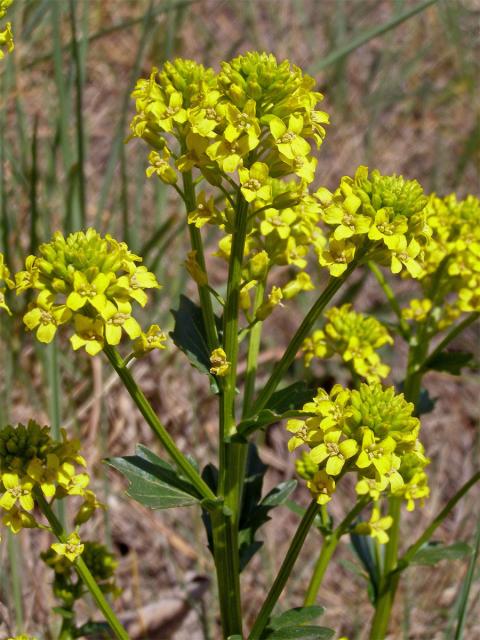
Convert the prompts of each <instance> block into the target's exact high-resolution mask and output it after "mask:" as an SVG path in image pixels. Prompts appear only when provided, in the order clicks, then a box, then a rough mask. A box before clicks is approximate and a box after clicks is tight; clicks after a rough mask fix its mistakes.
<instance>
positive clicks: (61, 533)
mask: <svg viewBox="0 0 480 640" xmlns="http://www.w3.org/2000/svg"><path fill="white" fill-rule="evenodd" d="M34 491H35V500H36V502H37V504H38V507H39V508H40V511H41V512H42V513H43V515H44V516H45V517H46V519H47V520H48V522H49V524H50V526H51V528H52V532H53V533H54V535H55V536H56V537H57V538H58V540H59V541H60V542H62V543H65V542H66V540H67V533H66V531H65V529H64V528H63V526H62V524H61V522H60V521H59V520H58V518H57V516H56V515H55V514H54V513H53V510H52V508H51V506H50V504H49V503H48V502H47V500H46V499H45V497H44V495H43V493H42V492H41V491H40V490H39V489H38V488H36V489H35V490H34ZM73 565H74V567H75V571H76V572H77V574H78V576H79V577H80V579H81V580H82V581H83V583H84V585H85V586H86V587H87V589H88V590H89V591H90V593H91V594H92V597H93V599H94V600H95V602H96V603H97V606H98V608H99V609H100V611H101V612H102V613H103V615H104V616H105V619H106V621H107V622H108V624H109V626H110V628H111V629H112V631H113V632H114V634H115V636H116V637H117V638H119V639H120V640H129V637H128V634H127V632H126V631H125V629H124V628H123V626H122V625H121V623H120V621H119V620H118V618H117V616H116V615H115V613H114V612H113V610H112V608H111V607H110V605H109V604H108V602H107V600H106V598H105V596H104V595H103V593H102V591H101V589H100V588H99V587H98V585H97V583H96V582H95V579H94V577H93V576H92V574H91V573H90V571H89V569H88V567H87V565H86V564H85V562H84V561H83V559H82V557H81V556H79V557H78V558H77V559H76V560H75V562H74V563H73Z"/></svg>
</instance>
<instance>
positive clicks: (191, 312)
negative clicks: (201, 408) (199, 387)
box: [170, 295, 220, 393]
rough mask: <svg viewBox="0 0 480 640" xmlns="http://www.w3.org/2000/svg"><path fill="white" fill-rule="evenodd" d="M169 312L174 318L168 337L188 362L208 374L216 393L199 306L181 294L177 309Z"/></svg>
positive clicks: (216, 386)
mask: <svg viewBox="0 0 480 640" xmlns="http://www.w3.org/2000/svg"><path fill="white" fill-rule="evenodd" d="M171 313H172V315H173V317H174V319H175V327H174V329H173V331H171V332H170V337H171V338H172V340H173V341H174V343H175V344H176V345H177V347H178V348H179V349H181V350H182V351H183V352H184V353H185V355H186V356H187V358H188V359H189V360H190V364H191V365H192V366H193V367H195V368H196V369H198V370H199V371H201V372H202V373H205V374H207V375H208V377H209V378H210V387H211V389H212V391H213V392H214V393H218V385H217V381H216V380H215V377H214V376H212V374H211V373H210V367H211V364H210V351H209V349H208V343H207V336H206V331H205V325H204V323H203V316H202V310H201V308H200V307H199V306H198V305H196V304H195V303H194V302H192V300H190V298H187V296H184V295H181V296H180V304H179V307H178V309H177V310H176V311H175V310H174V309H172V310H171ZM216 321H217V324H218V323H219V322H220V321H219V320H218V318H216Z"/></svg>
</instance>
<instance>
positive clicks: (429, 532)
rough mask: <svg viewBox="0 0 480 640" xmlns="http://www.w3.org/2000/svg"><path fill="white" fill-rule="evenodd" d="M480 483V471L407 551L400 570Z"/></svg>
mask: <svg viewBox="0 0 480 640" xmlns="http://www.w3.org/2000/svg"><path fill="white" fill-rule="evenodd" d="M479 481H480V471H477V472H476V473H474V474H473V476H472V477H471V478H470V479H469V480H467V482H465V484H463V485H462V486H461V487H460V489H459V490H458V491H457V493H456V494H455V495H454V496H453V497H452V498H450V500H449V501H448V502H447V504H446V505H445V507H444V508H443V509H442V510H441V511H440V513H439V514H438V515H437V516H436V517H435V518H434V519H433V520H432V522H431V523H430V525H429V526H428V527H427V528H426V529H425V531H424V532H423V533H422V535H421V536H420V537H419V538H418V539H417V540H416V542H414V543H413V544H412V545H411V546H410V547H409V548H408V549H407V551H406V552H405V553H404V554H403V556H402V557H401V558H400V559H399V561H398V569H399V571H402V570H403V569H404V568H405V567H406V566H407V565H408V563H409V562H411V560H412V559H413V557H414V556H415V554H416V553H417V551H418V550H419V549H420V548H421V547H423V545H424V544H425V543H426V542H428V541H429V540H430V538H431V537H432V536H433V534H434V533H435V531H436V530H437V529H438V527H439V526H440V525H441V524H442V522H443V521H444V520H445V518H446V517H447V516H448V514H449V513H450V511H451V510H452V509H453V508H454V507H455V505H456V504H457V502H458V501H459V500H461V499H462V498H463V496H464V495H465V494H466V493H467V492H468V491H470V489H471V488H472V487H473V486H474V485H475V484H476V483H477V482H479Z"/></svg>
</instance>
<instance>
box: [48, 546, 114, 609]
mask: <svg viewBox="0 0 480 640" xmlns="http://www.w3.org/2000/svg"><path fill="white" fill-rule="evenodd" d="M73 535H75V534H73ZM71 543H73V545H72V549H73V548H74V547H75V543H76V538H75V539H74V538H72V539H71ZM80 544H81V545H82V546H83V550H82V554H81V555H82V559H83V561H84V562H85V564H86V565H87V568H88V569H89V571H90V573H91V574H92V576H93V578H94V579H95V582H96V583H97V585H98V586H99V587H100V589H101V590H102V591H103V593H109V594H112V595H113V596H116V595H118V594H119V592H120V589H119V588H118V587H117V585H116V583H115V569H116V568H117V566H118V562H117V560H116V559H115V557H114V556H113V554H112V553H110V552H109V551H108V549H107V548H106V547H105V546H104V545H103V544H99V543H98V542H91V541H88V540H87V541H83V542H82V543H80ZM41 558H42V560H43V561H44V562H45V564H46V565H47V566H48V567H50V568H51V569H52V570H53V572H54V576H55V577H54V581H53V592H54V594H55V596H56V597H57V598H59V599H60V600H63V603H64V605H65V606H67V607H69V608H71V607H72V605H73V603H74V602H75V600H78V599H80V598H81V597H82V596H83V595H84V588H83V585H82V582H81V581H80V580H79V579H78V577H77V574H76V572H75V569H74V566H73V560H74V559H75V558H73V560H72V559H71V558H70V559H69V558H68V557H67V555H66V553H64V552H63V546H62V547H61V549H60V553H58V552H57V551H56V550H55V549H54V548H53V545H52V548H50V549H49V550H48V551H45V552H43V553H42V554H41Z"/></svg>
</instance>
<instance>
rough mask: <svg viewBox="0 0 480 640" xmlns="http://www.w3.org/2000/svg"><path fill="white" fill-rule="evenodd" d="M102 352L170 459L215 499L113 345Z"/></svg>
mask: <svg viewBox="0 0 480 640" xmlns="http://www.w3.org/2000/svg"><path fill="white" fill-rule="evenodd" d="M103 350H104V352H105V355H106V356H107V358H108V359H109V360H110V364H111V365H112V367H113V368H114V369H115V371H116V372H117V373H118V376H119V378H120V379H121V381H122V382H123V384H124V386H125V388H126V389H127V391H128V393H129V394H130V396H131V398H132V400H133V401H134V402H135V404H136V405H137V407H138V409H139V410H140V413H141V414H142V415H143V417H144V418H145V420H146V421H147V423H148V425H149V426H150V428H151V429H152V431H153V432H154V433H155V435H156V436H157V437H158V439H159V440H160V442H161V443H162V445H163V447H164V448H165V449H166V451H167V452H168V454H169V455H170V457H171V458H172V460H173V461H174V462H175V463H176V465H177V466H178V468H179V469H180V470H181V471H183V473H184V474H185V476H186V477H187V478H188V479H189V480H190V482H191V483H192V484H193V486H194V487H195V488H196V489H197V491H198V492H199V494H200V495H201V496H202V497H203V498H205V499H207V500H213V501H215V500H216V496H215V494H214V493H213V491H212V490H211V489H210V487H209V486H208V485H207V484H206V483H205V482H204V480H203V479H202V478H201V476H200V475H199V474H198V472H197V471H196V469H195V468H194V467H193V465H192V464H191V463H190V462H189V461H188V460H187V458H186V457H185V456H184V455H183V453H182V452H181V451H180V450H179V449H178V448H177V445H176V444H175V442H174V441H173V439H172V438H171V436H170V434H169V433H168V431H167V430H166V429H165V427H164V426H163V425H162V423H161V422H160V420H159V419H158V416H157V414H156V413H155V411H154V410H153V408H152V405H151V404H150V403H149V402H148V400H147V398H146V397H145V395H144V394H143V392H142V390H141V389H140V388H139V386H138V385H137V383H136V382H135V380H134V379H133V376H132V374H131V373H130V371H129V369H128V368H127V366H126V365H125V362H124V361H123V359H122V358H121V357H120V355H119V353H118V351H117V350H116V349H115V347H112V346H111V345H105V347H104V349H103Z"/></svg>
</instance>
